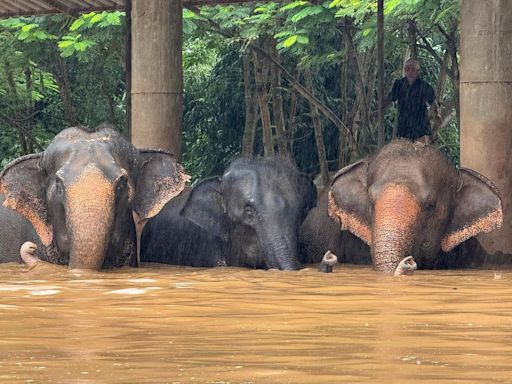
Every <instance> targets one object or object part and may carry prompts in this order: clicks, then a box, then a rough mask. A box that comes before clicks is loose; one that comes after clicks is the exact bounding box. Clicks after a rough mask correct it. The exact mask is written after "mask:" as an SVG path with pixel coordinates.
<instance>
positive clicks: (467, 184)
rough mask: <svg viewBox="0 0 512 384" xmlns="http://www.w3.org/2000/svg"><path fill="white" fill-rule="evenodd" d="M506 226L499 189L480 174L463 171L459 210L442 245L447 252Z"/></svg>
mask: <svg viewBox="0 0 512 384" xmlns="http://www.w3.org/2000/svg"><path fill="white" fill-rule="evenodd" d="M502 223H503V211H502V205H501V198H500V196H499V192H498V189H497V188H496V187H495V186H494V184H493V183H492V182H491V181H490V180H488V179H487V178H485V177H484V176H482V175H481V174H479V173H478V172H475V171H473V170H471V169H465V168H461V169H460V170H459V188H458V191H457V193H456V196H455V206H454V208H453V211H452V213H451V218H450V221H449V223H448V226H447V229H446V231H445V235H444V237H443V240H442V241H441V247H442V249H443V251H445V252H448V251H451V250H452V249H453V248H455V247H456V246H457V245H458V244H460V243H462V242H463V241H465V240H467V239H469V238H470V237H473V236H476V235H478V234H479V233H487V232H491V231H492V230H494V229H498V228H500V227H501V224H502Z"/></svg>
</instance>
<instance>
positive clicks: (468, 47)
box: [460, 0, 512, 255]
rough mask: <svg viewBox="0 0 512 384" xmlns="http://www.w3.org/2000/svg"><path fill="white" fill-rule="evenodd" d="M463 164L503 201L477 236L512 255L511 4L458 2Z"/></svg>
mask: <svg viewBox="0 0 512 384" xmlns="http://www.w3.org/2000/svg"><path fill="white" fill-rule="evenodd" d="M460 4H461V33H460V35H461V37H460V39H461V42H460V45H461V47H460V53H461V71H460V78H461V80H460V106H461V122H460V152H461V153H460V157H461V166H463V167H467V168H471V169H474V170H475V171H478V172H480V173H481V174H483V175H484V176H486V177H488V178H489V179H491V180H492V181H493V182H494V184H495V185H496V186H497V187H498V188H499V190H500V192H501V196H502V199H503V210H504V222H503V227H502V229H501V230H499V231H494V232H491V233H490V234H486V235H481V236H479V240H480V241H481V243H482V245H483V246H484V248H485V249H486V251H487V252H489V253H491V254H492V253H495V252H497V251H501V252H503V253H505V254H511V255H512V204H511V200H512V149H511V148H512V28H511V27H510V26H511V25H512V6H511V5H512V4H511V2H510V0H461V3H460Z"/></svg>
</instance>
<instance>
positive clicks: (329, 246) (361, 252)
mask: <svg viewBox="0 0 512 384" xmlns="http://www.w3.org/2000/svg"><path fill="white" fill-rule="evenodd" d="M327 200H328V190H325V191H324V192H322V193H321V194H320V195H319V197H318V202H317V204H316V207H314V208H312V209H311V210H310V211H309V213H308V216H307V217H306V219H305V220H304V222H303V223H302V225H301V227H300V241H301V248H302V252H301V256H302V262H303V263H306V264H309V263H320V262H321V260H322V257H323V256H324V254H325V252H327V251H331V252H332V253H334V254H335V255H336V256H337V258H338V261H339V262H340V263H349V264H371V262H372V259H371V257H370V247H368V245H367V244H365V243H364V242H363V241H362V240H360V239H359V238H357V237H356V236H354V235H353V234H352V233H350V232H349V231H341V230H340V225H339V223H338V221H337V220H335V219H333V218H331V217H329V213H328V211H327Z"/></svg>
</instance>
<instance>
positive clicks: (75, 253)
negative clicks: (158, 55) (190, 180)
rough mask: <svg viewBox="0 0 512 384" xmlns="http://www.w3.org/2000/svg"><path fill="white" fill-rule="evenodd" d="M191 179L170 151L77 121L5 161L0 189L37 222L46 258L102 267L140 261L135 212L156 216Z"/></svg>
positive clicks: (11, 205) (13, 205)
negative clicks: (138, 145) (37, 148)
mask: <svg viewBox="0 0 512 384" xmlns="http://www.w3.org/2000/svg"><path fill="white" fill-rule="evenodd" d="M186 180H187V176H186V175H185V174H184V172H183V169H182V167H181V166H180V165H179V164H178V163H177V162H176V160H175V159H174V157H173V156H172V155H170V154H168V153H165V152H163V151H156V150H148V151H139V150H137V149H135V148H134V147H133V146H132V145H131V144H130V143H129V142H128V141H127V140H126V139H125V138H124V137H123V136H122V135H120V134H119V133H117V132H116V131H115V130H113V129H112V128H110V127H109V126H107V125H102V126H100V127H98V128H97V129H96V131H95V132H88V131H86V130H84V129H81V128H76V127H73V128H68V129H65V130H64V131H62V132H61V133H59V134H58V135H57V136H56V137H55V138H54V140H53V141H52V142H51V143H50V145H49V146H48V148H47V149H46V150H45V151H44V152H42V153H39V154H34V155H27V156H24V157H21V158H19V159H17V160H15V161H13V162H12V163H11V164H9V165H7V166H6V167H5V169H4V170H3V171H2V173H0V193H3V194H4V195H5V201H4V206H6V207H9V208H11V209H14V210H16V211H18V212H19V213H20V214H21V215H23V216H24V217H25V218H26V219H28V221H30V223H31V224H32V225H33V227H34V229H35V231H36V233H37V234H38V236H39V239H40V240H41V242H42V245H43V247H42V249H40V250H39V253H40V257H41V259H42V260H44V261H48V262H51V263H55V264H68V265H69V267H70V268H85V269H100V268H102V267H113V266H121V265H130V266H136V265H137V251H136V230H135V226H134V217H136V218H137V222H138V223H141V222H144V221H145V220H147V219H148V218H150V217H153V216H154V215H156V214H157V213H158V212H159V211H160V209H161V208H162V207H163V206H164V205H165V204H166V203H167V202H168V201H169V200H170V199H171V198H172V197H174V196H176V195H177V194H179V192H180V191H181V190H182V189H183V187H184V184H185V182H186ZM132 211H133V212H132ZM26 240H29V239H20V241H21V243H23V242H24V241H26Z"/></svg>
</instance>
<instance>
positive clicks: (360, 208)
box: [328, 159, 372, 246]
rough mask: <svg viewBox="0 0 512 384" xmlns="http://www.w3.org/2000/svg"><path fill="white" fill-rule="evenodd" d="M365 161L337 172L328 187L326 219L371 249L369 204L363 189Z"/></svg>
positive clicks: (365, 171) (365, 172)
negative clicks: (338, 223)
mask: <svg viewBox="0 0 512 384" xmlns="http://www.w3.org/2000/svg"><path fill="white" fill-rule="evenodd" d="M367 170H368V162H367V160H366V159H363V160H359V161H358V162H356V163H354V164H352V165H349V166H347V167H345V168H342V169H341V170H339V171H338V172H337V173H336V175H334V178H333V180H332V182H331V187H330V188H329V203H328V212H329V216H330V217H332V218H333V219H335V220H337V221H339V222H340V224H341V229H342V230H348V231H350V232H352V233H353V234H354V235H356V236H357V237H359V238H360V239H361V240H363V241H364V242H365V243H366V244H368V245H370V246H371V242H372V241H371V229H370V228H371V221H372V218H371V205H370V199H369V196H368V189H367V186H366V174H367Z"/></svg>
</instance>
